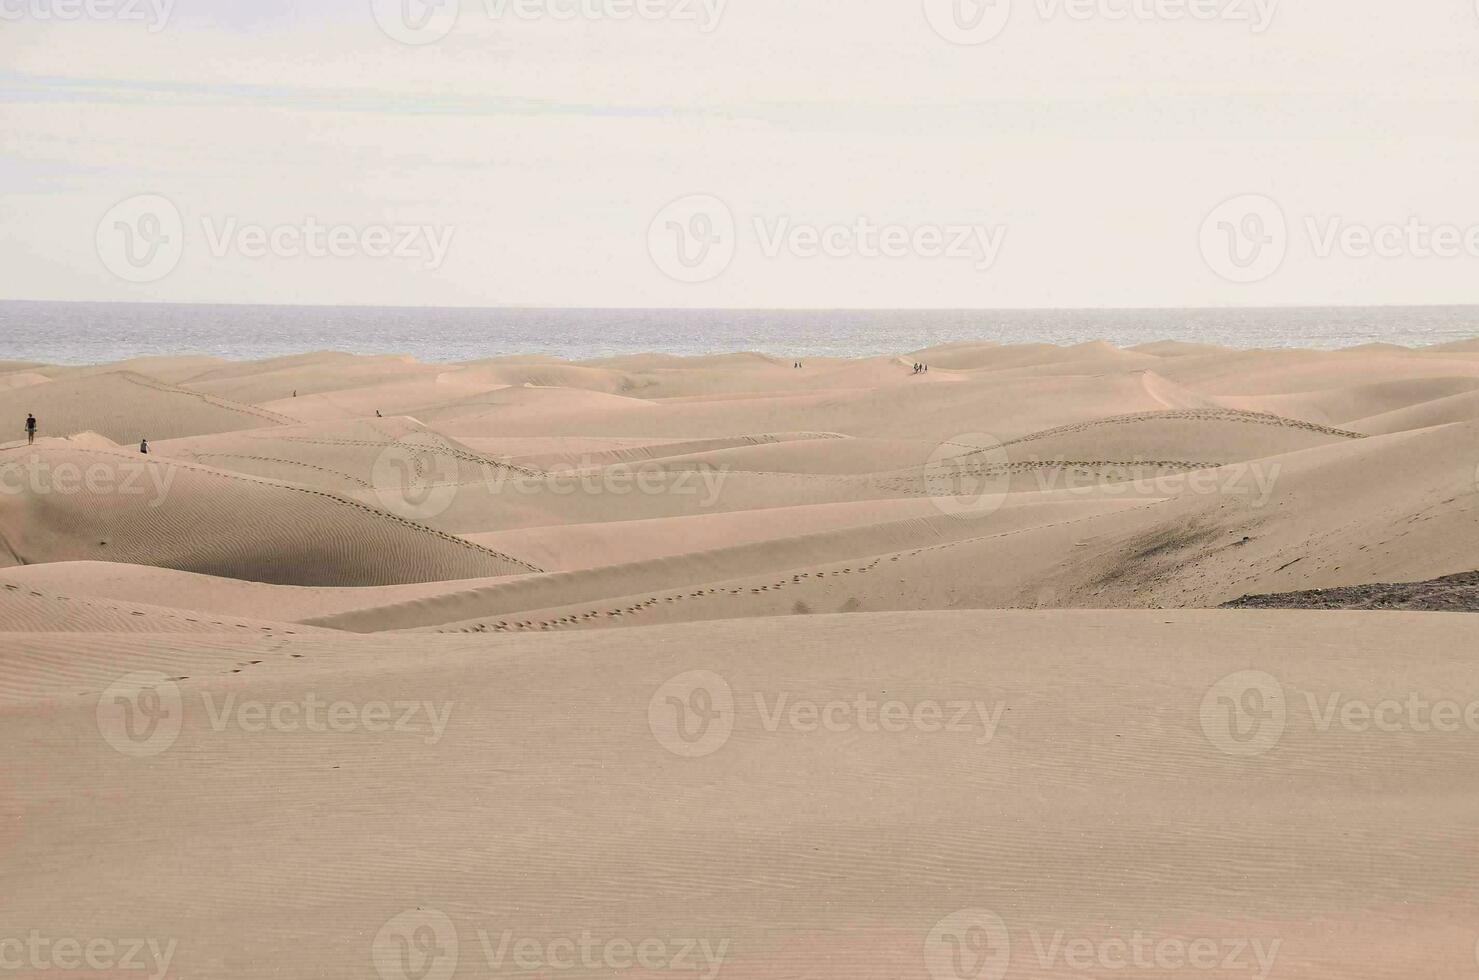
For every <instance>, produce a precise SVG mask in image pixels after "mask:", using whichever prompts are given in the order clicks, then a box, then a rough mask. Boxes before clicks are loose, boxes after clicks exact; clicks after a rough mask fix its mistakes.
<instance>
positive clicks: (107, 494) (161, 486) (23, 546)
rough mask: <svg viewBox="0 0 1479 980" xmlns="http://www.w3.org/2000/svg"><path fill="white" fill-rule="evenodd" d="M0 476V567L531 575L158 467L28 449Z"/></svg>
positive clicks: (95, 452) (280, 494)
mask: <svg viewBox="0 0 1479 980" xmlns="http://www.w3.org/2000/svg"><path fill="white" fill-rule="evenodd" d="M0 467H3V475H4V478H5V480H6V489H7V493H6V494H5V495H4V496H0V564H8V565H16V564H34V563H38V562H55V561H120V562H127V563H130V564H140V565H158V566H161V567H165V568H175V569H179V570H182V571H193V572H201V573H204V574H210V575H218V576H224V577H229V578H240V579H244V580H247V581H254V582H269V583H276V584H286V585H318V586H354V585H391V584H399V583H406V582H424V581H432V580H440V579H453V578H474V577H477V576H480V575H482V576H487V575H498V574H501V573H502V574H508V573H514V572H524V571H529V570H531V569H530V566H528V565H526V564H524V563H521V562H519V561H518V560H517V559H514V558H510V557H508V556H504V555H498V554H495V553H493V552H491V551H488V550H487V549H485V548H481V547H479V546H477V545H474V544H472V543H471V542H468V541H465V540H462V539H459V538H454V537H452V536H450V535H447V534H444V533H441V532H438V531H435V530H433V529H431V528H429V527H426V526H424V525H421V524H417V523H415V522H414V521H411V520H408V519H406V518H404V517H401V516H398V515H395V514H391V513H389V512H387V511H385V510H381V509H376V508H374V507H371V506H369V505H366V504H363V503H360V502H358V501H354V500H351V499H349V498H347V497H341V496H338V495H335V494H333V493H330V492H328V491H324V490H318V489H312V488H309V487H304V486H300V485H297V484H290V483H282V482H276V481H271V480H267V479H263V478H256V477H247V476H243V475H241V474H236V473H229V472H226V471H224V470H217V469H212V468H208V467H205V466H203V465H199V464H195V463H186V462H182V461H178V460H171V459H167V458H165V457H160V456H150V457H142V456H139V455H138V454H137V453H133V454H130V453H127V452H120V451H108V450H103V449H82V448H71V447H67V448H62V447H55V448H54V447H52V446H41V445H38V446H36V447H34V448H32V449H15V450H11V451H9V452H8V453H7V454H6V455H5V457H4V459H3V461H0Z"/></svg>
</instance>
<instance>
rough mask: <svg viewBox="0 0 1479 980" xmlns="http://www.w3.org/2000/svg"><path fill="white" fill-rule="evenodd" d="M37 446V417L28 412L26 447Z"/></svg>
mask: <svg viewBox="0 0 1479 980" xmlns="http://www.w3.org/2000/svg"><path fill="white" fill-rule="evenodd" d="M35 444H36V416H34V415H32V414H31V413H29V412H27V413H26V445H28V446H34V445H35Z"/></svg>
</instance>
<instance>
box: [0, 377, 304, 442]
mask: <svg viewBox="0 0 1479 980" xmlns="http://www.w3.org/2000/svg"><path fill="white" fill-rule="evenodd" d="M27 413H32V414H34V415H35V416H36V418H37V419H38V420H39V422H40V426H41V428H40V432H41V434H42V435H51V436H66V435H70V434H72V433H74V432H81V431H83V430H92V431H94V432H99V433H101V434H103V435H105V436H107V437H108V438H109V439H112V440H113V441H114V442H117V443H130V442H131V443H134V444H137V443H138V441H139V440H140V439H142V438H149V439H174V438H179V437H181V436H192V435H200V434H203V433H214V432H230V431H233V430H237V429H255V428H260V427H261V426H264V425H281V424H285V423H287V422H290V421H292V420H291V419H289V418H287V417H285V416H282V415H278V414H276V413H274V412H270V411H266V410H264V409H261V408H257V407H254V406H251V405H242V404H238V403H235V402H230V401H226V400H224V399H219V398H213V397H211V396H208V395H202V394H198V393H196V392H192V391H188V390H186V389H184V388H178V387H175V386H174V385H171V384H168V383H166V382H163V381H159V380H157V379H155V378H151V377H148V376H145V375H142V374H138V373H137V372H134V371H106V372H101V373H98V374H89V375H86V376H83V377H70V376H67V377H63V378H61V379H59V380H56V381H53V382H51V383H49V384H38V385H29V386H26V387H22V388H13V389H10V390H0V417H4V418H6V419H10V420H13V424H14V426H15V428H14V429H13V430H10V431H11V432H13V433H14V435H13V436H12V435H9V433H7V436H8V437H9V438H16V437H19V436H22V435H23V433H22V429H21V423H22V421H23V420H24V419H25V417H26V415H27Z"/></svg>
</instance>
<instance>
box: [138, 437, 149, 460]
mask: <svg viewBox="0 0 1479 980" xmlns="http://www.w3.org/2000/svg"><path fill="white" fill-rule="evenodd" d="M139 452H141V453H143V454H144V455H145V456H147V455H149V440H148V439H140V440H139Z"/></svg>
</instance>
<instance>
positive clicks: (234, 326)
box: [0, 301, 1479, 364]
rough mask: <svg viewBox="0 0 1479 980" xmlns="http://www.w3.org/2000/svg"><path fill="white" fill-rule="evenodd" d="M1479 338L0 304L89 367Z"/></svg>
mask: <svg viewBox="0 0 1479 980" xmlns="http://www.w3.org/2000/svg"><path fill="white" fill-rule="evenodd" d="M1476 336H1479V307H1475V306H1420V307H1289V308H1256V309H1254V308H1227V309H1185V310H1177V309H1142V310H672V309H670V310H631V309H622V310H586V309H512V308H501V309H464V308H384V307H295V306H195V305H174V304H154V303H48V302H21V301H5V302H0V360H27V361H44V362H49V363H56V364H88V363H99V362H104V361H116V360H122V359H124V358H128V357H137V356H141V355H150V354H184V353H200V354H211V355H215V356H218V357H226V358H232V359H250V358H260V357H272V356H277V355H281V354H293V353H301V352H304V351H314V350H344V351H352V352H356V353H362V354H387V353H394V354H410V355H412V356H414V357H416V358H417V359H419V360H422V361H464V360H473V359H477V358H483V357H493V356H497V355H500V354H548V355H553V356H556V357H561V358H567V359H571V360H582V359H589V358H596V357H605V356H610V355H615V354H632V353H643V352H649V351H658V352H664V353H669V354H680V355H693V354H711V353H717V352H727V351H762V352H765V353H769V354H777V355H781V356H784V357H797V356H827V355H839V356H862V355H870V354H890V353H905V352H908V351H913V350H917V349H920V348H923V347H929V346H932V345H934V344H941V343H945V342H948V341H955V340H991V341H996V342H999V343H1004V344H1011V343H1052V344H1074V343H1081V342H1083V341H1089V340H1107V341H1109V342H1110V343H1113V344H1116V345H1119V346H1130V345H1133V344H1140V343H1145V342H1147V341H1153V340H1185V341H1192V342H1196V343H1207V344H1220V345H1223V346H1227V347H1242V348H1252V347H1309V348H1318V349H1335V348H1341V347H1352V346H1355V345H1358V344H1367V343H1374V342H1384V343H1391V344H1400V345H1402V346H1407V347H1419V346H1426V345H1430V344H1441V343H1446V342H1449V341H1454V340H1466V339H1469V338H1472V337H1476Z"/></svg>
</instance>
